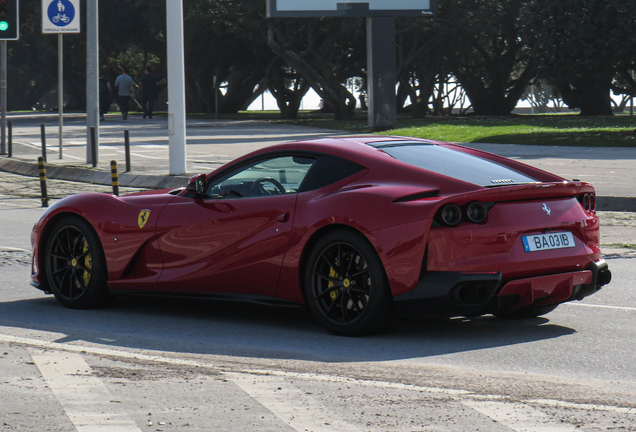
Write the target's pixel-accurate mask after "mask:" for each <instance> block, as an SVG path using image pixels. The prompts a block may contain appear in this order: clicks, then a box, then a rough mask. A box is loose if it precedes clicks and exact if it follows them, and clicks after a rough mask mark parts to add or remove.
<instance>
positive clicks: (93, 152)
mask: <svg viewBox="0 0 636 432" xmlns="http://www.w3.org/2000/svg"><path fill="white" fill-rule="evenodd" d="M95 134H96V132H95V126H91V156H92V159H91V161H92V163H93V168H95V167H96V166H97V146H96V143H97V140H96V139H95V138H96V135H95Z"/></svg>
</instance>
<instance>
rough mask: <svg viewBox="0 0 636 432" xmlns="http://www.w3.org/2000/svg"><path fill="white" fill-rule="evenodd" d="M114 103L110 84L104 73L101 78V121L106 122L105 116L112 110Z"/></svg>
mask: <svg viewBox="0 0 636 432" xmlns="http://www.w3.org/2000/svg"><path fill="white" fill-rule="evenodd" d="M111 101H112V95H111V93H110V84H109V83H108V78H106V74H104V73H102V74H101V75H100V76H99V119H100V120H104V115H105V114H107V113H108V110H109V109H110V103H111Z"/></svg>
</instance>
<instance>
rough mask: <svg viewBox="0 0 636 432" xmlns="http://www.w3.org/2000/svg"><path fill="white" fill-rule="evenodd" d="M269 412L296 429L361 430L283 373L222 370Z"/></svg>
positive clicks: (320, 430) (327, 431)
mask: <svg viewBox="0 0 636 432" xmlns="http://www.w3.org/2000/svg"><path fill="white" fill-rule="evenodd" d="M224 375H225V376H227V377H228V378H229V379H230V381H232V382H233V383H234V384H236V385H237V386H239V387H240V388H241V389H242V390H243V391H244V392H245V393H247V394H248V395H249V396H250V397H251V398H253V399H255V400H256V401H257V402H258V403H260V404H261V405H262V406H264V407H265V408H267V409H268V410H269V411H270V412H272V413H273V414H275V415H276V416H278V417H279V418H280V419H281V420H282V421H284V422H285V423H287V424H288V425H289V426H291V427H292V428H294V429H295V430H297V431H312V432H323V431H324V432H331V431H334V430H336V431H343V432H347V431H350V432H360V431H361V429H359V428H357V427H355V426H353V425H351V424H349V423H347V422H345V421H342V420H339V419H338V418H335V416H334V415H333V414H332V413H331V412H330V410H328V409H327V407H325V406H324V405H322V404H321V403H320V402H319V401H318V400H316V398H314V397H312V396H309V395H307V394H305V393H303V392H301V391H300V390H299V389H297V388H296V387H294V386H293V385H292V384H290V383H289V382H288V381H286V380H285V378H283V377H277V376H264V375H263V376H261V375H246V374H240V373H225V374H224Z"/></svg>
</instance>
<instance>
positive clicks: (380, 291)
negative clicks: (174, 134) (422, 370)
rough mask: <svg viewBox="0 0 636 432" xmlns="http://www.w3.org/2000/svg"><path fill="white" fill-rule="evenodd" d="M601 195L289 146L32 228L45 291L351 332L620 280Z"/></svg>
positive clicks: (50, 213)
mask: <svg viewBox="0 0 636 432" xmlns="http://www.w3.org/2000/svg"><path fill="white" fill-rule="evenodd" d="M595 202H596V201H595V192H594V188H593V187H592V186H591V185H589V184H587V183H583V182H580V181H569V180H565V179H563V178H561V177H558V176H556V175H553V174H550V173H547V172H545V171H541V170H539V169H536V168H533V167H530V166H528V165H525V164H523V163H520V162H516V161H513V160H510V159H506V158H504V157H500V156H497V155H494V154H490V153H486V152H483V151H479V150H474V149H470V148H467V147H463V146H460V145H456V144H450V143H443V142H434V141H427V140H420V139H412V138H403V137H384V136H372V137H353V138H329V139H319V140H310V141H299V142H292V143H286V144H280V145H274V146H271V147H268V148H265V149H261V150H258V151H255V152H253V153H251V154H248V155H246V156H243V157H241V158H239V159H237V160H235V161H233V162H231V163H229V164H227V165H225V166H223V167H221V168H219V169H218V170H216V171H214V172H212V173H211V174H208V175H206V174H200V175H197V176H194V177H193V178H192V179H191V181H190V183H189V184H188V185H187V187H184V188H181V189H176V190H158V191H149V192H140V193H134V194H130V195H126V196H122V197H118V196H114V195H109V194H94V193H90V194H79V195H73V196H70V197H67V198H65V199H63V200H60V201H58V202H56V203H55V204H54V205H52V206H51V207H49V208H48V209H47V210H46V211H45V212H44V213H43V215H42V217H41V218H40V220H39V221H38V222H37V224H36V225H35V227H34V229H33V233H32V244H33V268H32V279H33V281H32V284H33V285H34V286H36V287H37V288H39V289H41V290H43V291H45V292H47V293H53V294H54V295H55V297H56V298H57V299H58V300H59V302H60V303H62V304H63V305H65V306H67V307H70V308H93V307H99V306H103V305H105V304H107V303H108V301H109V299H110V298H111V297H112V296H113V295H117V294H124V293H135V294H138V293H155V294H157V293H159V294H164V295H168V294H170V295H193V294H194V295H212V296H237V295H240V296H242V297H244V298H245V297H247V298H249V299H252V300H259V299H260V300H266V299H277V300H278V301H280V300H284V301H289V302H295V303H301V304H306V305H307V306H308V307H309V309H310V310H311V312H312V313H313V315H314V316H315V317H316V319H317V320H318V321H319V322H320V323H322V324H323V325H324V326H325V327H326V328H327V329H328V330H330V331H331V332H333V333H336V334H343V335H361V334H368V333H372V332H377V331H380V330H382V329H384V328H386V327H387V326H388V325H389V324H390V322H391V319H392V317H393V315H394V314H395V312H396V311H406V312H408V313H411V314H412V313H416V314H419V315H427V316H430V315H447V316H478V315H483V314H494V315H496V316H499V317H506V318H514V317H535V316H538V315H542V314H545V313H547V312H550V311H552V310H553V309H554V308H556V307H557V305H558V304H560V303H563V302H566V301H570V300H581V299H583V298H584V297H586V296H588V295H590V294H593V293H595V292H596V291H598V290H599V289H600V288H601V287H602V286H603V285H605V284H607V283H608V282H609V281H610V279H611V273H610V271H609V269H608V266H607V264H606V263H605V261H604V260H603V259H602V256H601V250H600V247H599V240H600V235H599V221H598V218H597V216H596V214H595Z"/></svg>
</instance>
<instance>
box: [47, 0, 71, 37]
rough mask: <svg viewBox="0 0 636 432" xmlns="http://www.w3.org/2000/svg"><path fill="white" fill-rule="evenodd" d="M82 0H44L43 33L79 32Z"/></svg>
mask: <svg viewBox="0 0 636 432" xmlns="http://www.w3.org/2000/svg"><path fill="white" fill-rule="evenodd" d="M79 32H80V0H42V33H79Z"/></svg>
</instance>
